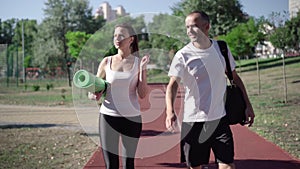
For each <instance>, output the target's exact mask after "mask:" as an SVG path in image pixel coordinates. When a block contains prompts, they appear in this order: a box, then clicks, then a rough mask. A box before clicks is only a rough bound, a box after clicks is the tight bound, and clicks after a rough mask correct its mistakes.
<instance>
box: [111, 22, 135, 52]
mask: <svg viewBox="0 0 300 169" xmlns="http://www.w3.org/2000/svg"><path fill="white" fill-rule="evenodd" d="M118 27H121V28H125V29H127V31H128V33H129V36H131V37H133V42H132V43H131V44H130V49H131V54H133V55H135V56H136V57H139V46H138V37H137V34H136V33H135V31H134V29H133V27H132V26H131V25H129V24H127V23H122V24H118V25H116V26H115V28H118Z"/></svg>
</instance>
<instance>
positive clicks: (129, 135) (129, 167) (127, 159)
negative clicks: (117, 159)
mask: <svg viewBox="0 0 300 169" xmlns="http://www.w3.org/2000/svg"><path fill="white" fill-rule="evenodd" d="M123 129H124V130H122V134H121V139H122V156H123V158H122V162H123V168H124V169H134V157H135V153H136V149H137V145H138V141H139V137H140V135H141V132H142V122H141V117H140V116H137V117H127V118H125V121H124V127H123Z"/></svg>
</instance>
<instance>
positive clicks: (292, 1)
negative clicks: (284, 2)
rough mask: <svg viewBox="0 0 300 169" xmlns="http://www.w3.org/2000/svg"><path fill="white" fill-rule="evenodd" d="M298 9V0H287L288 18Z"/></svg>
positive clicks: (299, 0)
mask: <svg viewBox="0 0 300 169" xmlns="http://www.w3.org/2000/svg"><path fill="white" fill-rule="evenodd" d="M299 10H300V0H289V13H290V18H292V17H295V16H296V15H297V12H298V11H299Z"/></svg>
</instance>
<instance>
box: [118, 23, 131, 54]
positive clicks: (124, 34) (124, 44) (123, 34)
mask: <svg viewBox="0 0 300 169" xmlns="http://www.w3.org/2000/svg"><path fill="white" fill-rule="evenodd" d="M132 41H133V37H130V35H129V33H128V30H127V29H126V28H123V27H117V28H115V32H114V45H115V47H116V48H117V49H126V48H129V47H130V44H131V43H132Z"/></svg>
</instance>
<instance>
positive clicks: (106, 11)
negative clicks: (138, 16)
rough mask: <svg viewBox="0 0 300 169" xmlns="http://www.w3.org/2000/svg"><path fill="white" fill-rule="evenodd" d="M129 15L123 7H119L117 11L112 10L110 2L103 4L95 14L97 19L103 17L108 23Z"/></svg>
mask: <svg viewBox="0 0 300 169" xmlns="http://www.w3.org/2000/svg"><path fill="white" fill-rule="evenodd" d="M126 15H129V14H128V13H126V11H125V9H124V8H123V6H122V5H119V6H117V7H116V8H115V9H112V7H111V6H110V4H109V3H108V2H103V3H102V4H101V5H100V6H99V7H98V8H97V9H96V13H95V18H97V17H98V16H103V18H104V19H105V20H106V21H107V22H110V21H113V20H115V19H116V18H117V17H118V16H126Z"/></svg>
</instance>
